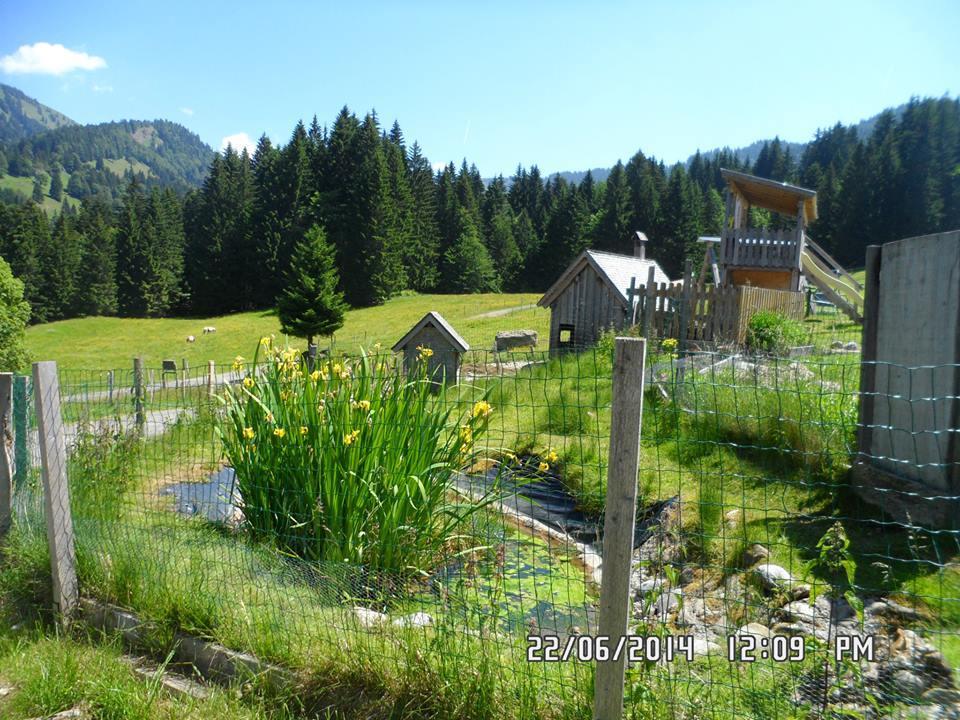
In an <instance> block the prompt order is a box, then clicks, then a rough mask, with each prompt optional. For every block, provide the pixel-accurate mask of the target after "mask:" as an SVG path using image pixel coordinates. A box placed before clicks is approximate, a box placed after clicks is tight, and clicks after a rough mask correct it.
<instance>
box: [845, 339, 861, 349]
mask: <svg viewBox="0 0 960 720" xmlns="http://www.w3.org/2000/svg"><path fill="white" fill-rule="evenodd" d="M843 349H844V350H846V351H847V352H860V346H859V345H858V344H857V343H856V341H854V340H851V341H850V342H848V343H844V345H843Z"/></svg>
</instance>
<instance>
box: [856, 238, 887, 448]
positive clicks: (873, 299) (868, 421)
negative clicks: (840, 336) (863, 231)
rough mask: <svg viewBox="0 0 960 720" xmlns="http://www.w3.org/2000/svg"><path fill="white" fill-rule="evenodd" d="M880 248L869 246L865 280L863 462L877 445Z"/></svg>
mask: <svg viewBox="0 0 960 720" xmlns="http://www.w3.org/2000/svg"><path fill="white" fill-rule="evenodd" d="M881 262H882V248H881V246H880V245H868V246H867V265H866V270H865V271H864V281H863V285H864V288H863V300H864V302H863V336H862V337H861V338H860V410H859V417H858V418H857V424H858V426H859V427H858V428H857V446H858V447H857V450H859V452H860V456H861V459H866V458H867V457H869V456H870V453H871V446H872V445H873V423H874V418H873V407H874V399H875V397H876V392H877V388H876V378H877V327H878V325H879V313H878V312H877V309H878V307H879V300H880V264H881Z"/></svg>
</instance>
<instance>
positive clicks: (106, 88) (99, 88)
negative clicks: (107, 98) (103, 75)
mask: <svg viewBox="0 0 960 720" xmlns="http://www.w3.org/2000/svg"><path fill="white" fill-rule="evenodd" d="M90 89H91V90H93V91H94V92H95V93H111V92H113V85H97V84H96V83H94V84H93V85H92V86H91V87H90Z"/></svg>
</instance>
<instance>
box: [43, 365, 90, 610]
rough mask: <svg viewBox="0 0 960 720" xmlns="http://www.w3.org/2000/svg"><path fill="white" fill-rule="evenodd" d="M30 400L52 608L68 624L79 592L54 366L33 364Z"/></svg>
mask: <svg viewBox="0 0 960 720" xmlns="http://www.w3.org/2000/svg"><path fill="white" fill-rule="evenodd" d="M33 398H34V404H35V408H36V413H37V429H38V431H39V436H40V464H41V469H42V477H43V509H44V515H45V517H46V521H47V544H48V546H49V548H50V570H51V574H52V576H53V605H54V610H55V611H56V612H57V613H58V614H59V615H60V617H61V620H67V619H68V618H69V617H70V615H71V614H72V613H73V611H74V610H75V609H76V606H77V601H78V596H79V588H78V585H77V557H76V549H75V548H74V543H73V518H72V517H71V515H70V491H69V488H68V487H67V442H66V437H65V435H64V428H63V417H62V416H61V415H60V382H59V380H58V378H57V364H56V363H55V362H52V361H47V362H38V363H34V364H33Z"/></svg>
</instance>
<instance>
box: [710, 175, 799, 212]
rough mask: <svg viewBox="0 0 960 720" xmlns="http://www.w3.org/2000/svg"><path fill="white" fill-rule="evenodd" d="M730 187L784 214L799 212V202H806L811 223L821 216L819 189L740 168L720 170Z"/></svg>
mask: <svg viewBox="0 0 960 720" xmlns="http://www.w3.org/2000/svg"><path fill="white" fill-rule="evenodd" d="M720 174H721V175H722V176H723V179H724V180H726V181H727V186H728V187H729V188H730V189H731V190H732V191H733V192H735V193H737V194H739V195H741V196H743V197H744V198H746V200H747V202H749V203H750V204H751V205H755V206H757V207H762V208H766V209H767V210H773V211H774V212H778V213H783V214H784V215H796V214H797V203H799V202H801V201H802V202H803V203H804V210H805V213H806V216H807V222H813V221H814V220H816V219H817V191H816V190H808V189H807V188H802V187H797V186H796V185H790V184H788V183H784V182H778V181H777V180H768V179H767V178H762V177H757V176H755V175H747V173H742V172H737V171H736V170H724V169H721V170H720Z"/></svg>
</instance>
